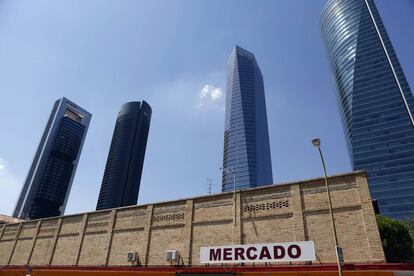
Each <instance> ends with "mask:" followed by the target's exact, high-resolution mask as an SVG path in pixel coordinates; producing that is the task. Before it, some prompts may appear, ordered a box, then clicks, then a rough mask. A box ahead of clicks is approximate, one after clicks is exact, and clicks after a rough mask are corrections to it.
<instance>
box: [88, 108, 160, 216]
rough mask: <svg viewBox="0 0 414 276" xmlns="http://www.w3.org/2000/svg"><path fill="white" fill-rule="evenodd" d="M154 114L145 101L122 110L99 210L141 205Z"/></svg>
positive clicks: (117, 122) (112, 145)
mask: <svg viewBox="0 0 414 276" xmlns="http://www.w3.org/2000/svg"><path fill="white" fill-rule="evenodd" d="M151 114H152V110H151V107H150V106H149V104H148V103H146V102H145V101H142V103H141V102H129V103H126V104H124V105H123V106H122V107H121V111H119V113H118V117H117V119H116V124H115V130H114V134H113V136H112V142H111V148H110V150H109V154H108V160H107V161H106V167H105V173H104V176H103V180H102V186H101V191H100V193H99V199H98V203H97V207H96V210H102V209H108V208H116V207H122V206H129V205H135V204H137V200H138V193H139V187H140V182H141V174H142V167H143V165H144V158H145V149H146V147H147V139H148V132H149V127H150V122H151Z"/></svg>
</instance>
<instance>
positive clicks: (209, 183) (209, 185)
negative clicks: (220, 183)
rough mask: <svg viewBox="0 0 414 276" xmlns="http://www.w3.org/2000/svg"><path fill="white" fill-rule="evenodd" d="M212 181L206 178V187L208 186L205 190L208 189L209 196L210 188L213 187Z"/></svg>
mask: <svg viewBox="0 0 414 276" xmlns="http://www.w3.org/2000/svg"><path fill="white" fill-rule="evenodd" d="M213 181H214V180H213V179H211V178H207V182H208V183H207V185H208V186H207V189H208V194H209V195H211V187H212V186H213Z"/></svg>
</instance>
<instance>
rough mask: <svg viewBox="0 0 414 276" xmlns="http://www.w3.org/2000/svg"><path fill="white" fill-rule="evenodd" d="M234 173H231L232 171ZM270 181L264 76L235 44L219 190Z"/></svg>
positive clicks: (231, 58)
mask: <svg viewBox="0 0 414 276" xmlns="http://www.w3.org/2000/svg"><path fill="white" fill-rule="evenodd" d="M233 172H234V173H233ZM234 176H235V177H236V189H237V190H239V189H244V188H253V187H257V186H262V185H268V184H273V177H272V162H271V158H270V146H269V133H268V127H267V115H266V102H265V94H264V86H263V77H262V73H261V71H260V68H259V66H258V65H257V62H256V59H255V57H254V55H253V54H252V53H250V52H249V51H247V50H245V49H243V48H241V47H239V46H236V47H235V48H234V50H233V52H232V53H231V55H230V58H229V60H228V63H227V88H226V112H225V129H224V154H223V174H222V191H223V192H226V191H232V190H233V189H234V178H233V177H234Z"/></svg>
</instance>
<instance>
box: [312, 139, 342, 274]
mask: <svg viewBox="0 0 414 276" xmlns="http://www.w3.org/2000/svg"><path fill="white" fill-rule="evenodd" d="M312 144H313V145H314V146H315V147H316V148H317V149H318V151H319V155H320V156H321V161H322V166H323V173H324V176H325V186H326V195H327V197H328V205H329V214H330V215H331V222H332V231H333V236H334V243H335V253H336V261H337V263H338V273H339V276H342V267H341V261H340V260H339V254H338V253H339V252H338V238H337V236H336V227H335V220H334V216H333V211H332V202H331V192H330V191H329V186H328V176H327V175H326V166H325V161H324V159H323V155H322V150H321V140H320V139H319V138H315V139H312Z"/></svg>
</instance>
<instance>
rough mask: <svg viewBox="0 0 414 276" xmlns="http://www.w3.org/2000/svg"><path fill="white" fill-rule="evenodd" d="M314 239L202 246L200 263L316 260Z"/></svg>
mask: <svg viewBox="0 0 414 276" xmlns="http://www.w3.org/2000/svg"><path fill="white" fill-rule="evenodd" d="M314 260H315V246H314V243H313V241H301V242H284V243H263V244H242V245H227V246H226V245H225V246H208V247H201V248H200V263H208V264H214V263H246V262H255V263H260V262H262V263H263V262H292V261H314Z"/></svg>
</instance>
